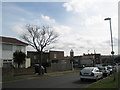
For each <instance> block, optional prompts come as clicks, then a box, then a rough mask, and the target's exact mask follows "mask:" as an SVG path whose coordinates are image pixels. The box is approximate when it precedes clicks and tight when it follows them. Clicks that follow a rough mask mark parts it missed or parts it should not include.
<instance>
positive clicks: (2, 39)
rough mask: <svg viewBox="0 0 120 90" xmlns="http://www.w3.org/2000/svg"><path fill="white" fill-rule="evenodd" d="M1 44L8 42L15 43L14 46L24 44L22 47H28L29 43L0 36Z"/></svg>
mask: <svg viewBox="0 0 120 90" xmlns="http://www.w3.org/2000/svg"><path fill="white" fill-rule="evenodd" d="M0 42H7V43H14V44H20V45H21V44H22V45H28V44H27V43H25V42H22V41H20V40H18V39H16V38H11V37H3V36H0Z"/></svg>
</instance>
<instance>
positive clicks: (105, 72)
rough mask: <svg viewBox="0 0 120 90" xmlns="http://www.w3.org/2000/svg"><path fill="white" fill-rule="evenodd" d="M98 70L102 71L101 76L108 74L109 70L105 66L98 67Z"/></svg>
mask: <svg viewBox="0 0 120 90" xmlns="http://www.w3.org/2000/svg"><path fill="white" fill-rule="evenodd" d="M98 68H99V70H100V72H102V73H103V77H107V76H108V75H110V71H109V70H108V69H107V66H102V67H98Z"/></svg>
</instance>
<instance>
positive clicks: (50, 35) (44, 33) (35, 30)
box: [21, 25, 58, 75]
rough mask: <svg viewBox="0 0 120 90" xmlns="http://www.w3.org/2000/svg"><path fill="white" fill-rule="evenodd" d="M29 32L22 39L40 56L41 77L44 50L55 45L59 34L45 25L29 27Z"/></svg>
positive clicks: (27, 27)
mask: <svg viewBox="0 0 120 90" xmlns="http://www.w3.org/2000/svg"><path fill="white" fill-rule="evenodd" d="M26 29H27V32H26V33H24V34H23V35H22V36H21V38H22V39H24V40H25V41H26V42H27V43H28V44H29V45H30V46H32V47H33V48H34V49H36V50H37V52H38V54H39V69H40V70H39V75H40V74H41V65H42V53H43V49H44V48H45V47H46V46H48V45H50V44H52V43H54V42H55V41H56V39H57V37H58V34H57V33H56V32H55V31H53V28H51V27H49V26H45V25H43V26H42V27H38V26H32V25H27V26H26Z"/></svg>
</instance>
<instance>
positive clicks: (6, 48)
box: [2, 44, 13, 51]
mask: <svg viewBox="0 0 120 90" xmlns="http://www.w3.org/2000/svg"><path fill="white" fill-rule="evenodd" d="M12 49H13V47H12V45H11V44H2V50H5V51H12Z"/></svg>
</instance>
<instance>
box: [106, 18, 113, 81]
mask: <svg viewBox="0 0 120 90" xmlns="http://www.w3.org/2000/svg"><path fill="white" fill-rule="evenodd" d="M104 20H109V22H110V34H111V47H112V51H111V54H112V59H113V65H114V51H113V38H112V26H111V18H109V17H108V18H105V19H104ZM114 81H115V73H114Z"/></svg>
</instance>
